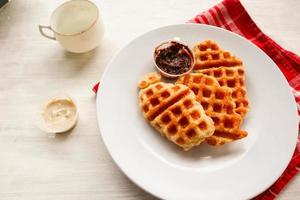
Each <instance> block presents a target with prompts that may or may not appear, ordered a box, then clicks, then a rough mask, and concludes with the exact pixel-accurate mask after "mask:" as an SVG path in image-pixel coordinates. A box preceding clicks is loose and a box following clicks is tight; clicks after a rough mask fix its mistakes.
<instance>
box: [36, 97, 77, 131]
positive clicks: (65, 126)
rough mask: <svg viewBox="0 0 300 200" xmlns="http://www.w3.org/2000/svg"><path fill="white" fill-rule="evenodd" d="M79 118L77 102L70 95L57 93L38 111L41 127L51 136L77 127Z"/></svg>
mask: <svg viewBox="0 0 300 200" xmlns="http://www.w3.org/2000/svg"><path fill="white" fill-rule="evenodd" d="M77 119H78V108H77V105H76V102H75V100H74V99H73V98H71V97H70V96H69V95H57V96H54V97H51V98H50V99H48V101H47V102H46V103H44V105H43V106H42V107H41V108H40V110H39V113H38V121H39V127H40V129H41V130H43V131H44V132H46V133H48V134H49V136H55V134H56V133H64V132H67V131H69V130H71V129H72V128H74V127H75V125H76V123H77Z"/></svg>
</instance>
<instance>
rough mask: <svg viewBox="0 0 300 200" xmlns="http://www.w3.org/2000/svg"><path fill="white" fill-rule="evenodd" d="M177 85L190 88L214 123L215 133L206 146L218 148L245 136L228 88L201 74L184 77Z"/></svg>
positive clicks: (245, 133)
mask: <svg viewBox="0 0 300 200" xmlns="http://www.w3.org/2000/svg"><path fill="white" fill-rule="evenodd" d="M177 83H179V84H184V85H187V86H188V87H189V88H191V90H192V91H193V92H194V94H195V95H196V98H197V101H198V102H200V103H201V105H202V106H203V108H204V110H205V113H206V114H207V115H208V116H209V117H211V118H212V120H213V121H214V126H215V132H214V134H213V136H211V137H209V138H207V139H206V141H207V143H208V144H210V145H213V146H219V145H223V144H225V143H228V142H231V141H234V140H238V139H241V138H243V137H246V136H247V132H246V131H242V130H240V125H241V122H242V117H241V116H240V115H239V114H237V113H236V112H235V103H234V101H233V99H232V90H231V89H230V88H228V87H225V86H220V85H219V83H218V81H217V80H216V79H215V78H213V77H211V76H207V75H204V74H201V73H191V74H188V75H185V76H183V77H181V78H180V79H179V80H178V81H177Z"/></svg>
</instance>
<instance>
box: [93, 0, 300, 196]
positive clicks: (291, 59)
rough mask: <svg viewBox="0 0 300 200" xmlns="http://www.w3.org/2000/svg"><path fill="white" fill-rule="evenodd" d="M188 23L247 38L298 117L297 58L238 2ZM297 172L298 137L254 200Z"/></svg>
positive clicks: (276, 189)
mask: <svg viewBox="0 0 300 200" xmlns="http://www.w3.org/2000/svg"><path fill="white" fill-rule="evenodd" d="M189 22H191V23H201V24H210V25H213V26H218V27H221V28H224V29H227V30H229V31H232V32H235V33H237V34H239V35H241V36H243V37H245V38H247V39H248V40H250V41H251V42H252V43H254V44H255V45H256V46H257V47H259V48H260V49H262V50H263V51H264V52H265V53H266V54H267V55H268V56H269V57H270V58H271V59H272V60H273V61H274V62H275V63H276V64H277V66H278V67H279V69H280V70H281V72H282V73H283V74H284V76H285V77H286V79H287V81H288V82H289V84H290V87H291V90H292V92H293V94H294V96H295V99H296V102H297V104H298V114H299V116H300V57H299V56H297V55H296V54H294V53H293V52H290V51H288V50H286V49H284V48H282V47H281V46H280V45H278V44H277V43H276V42H275V41H273V40H272V39H271V38H270V37H268V36H267V35H266V34H264V33H263V32H262V31H261V30H260V29H259V28H258V26H257V25H256V24H255V23H254V21H253V20H252V19H251V17H250V16H249V14H248V13H247V11H246V10H245V8H244V7H243V5H242V4H241V2H240V1H239V0H224V1H223V2H221V3H220V4H217V5H216V6H214V7H212V8H211V9H209V10H208V11H205V12H202V13H200V14H199V15H197V16H196V17H195V18H193V19H191V20H190V21H189ZM98 86H99V83H98V84H96V85H95V86H94V88H93V90H94V92H97V90H98ZM299 125H300V124H299ZM299 127H300V126H299ZM286 134H289V133H286ZM299 171H300V135H299V137H298V143H297V147H296V149H295V152H294V155H293V158H292V160H291V161H290V163H289V165H288V167H287V168H286V170H285V171H284V173H283V174H282V175H281V177H280V178H279V179H278V180H277V181H276V182H275V183H274V184H273V185H272V186H271V187H270V188H268V189H267V190H266V191H265V192H263V193H261V194H260V195H258V196H257V197H255V198H254V200H271V199H274V198H275V197H276V196H277V195H278V194H279V193H280V192H281V191H282V189H283V188H284V187H285V186H286V185H287V184H288V182H289V181H290V180H291V179H292V178H293V177H294V176H295V175H296V174H297V173H298V172H299Z"/></svg>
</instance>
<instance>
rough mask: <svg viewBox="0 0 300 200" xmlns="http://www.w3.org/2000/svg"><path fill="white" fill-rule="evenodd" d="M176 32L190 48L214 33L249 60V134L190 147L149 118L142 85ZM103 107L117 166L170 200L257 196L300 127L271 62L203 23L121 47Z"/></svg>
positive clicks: (277, 171)
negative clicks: (159, 48) (159, 47)
mask: <svg viewBox="0 0 300 200" xmlns="http://www.w3.org/2000/svg"><path fill="white" fill-rule="evenodd" d="M175 36H176V37H179V38H181V40H182V41H184V42H186V43H187V44H189V45H190V46H193V44H194V43H195V42H197V41H202V40H205V39H213V40H215V41H217V42H218V43H219V44H220V45H221V47H223V48H224V49H226V50H229V51H231V52H232V53H233V54H234V55H236V56H238V57H239V58H242V59H243V61H244V65H245V70H246V86H247V91H248V97H249V99H250V106H251V109H250V112H249V113H248V114H247V117H246V119H245V121H244V124H243V127H242V128H243V129H245V130H247V131H248V133H249V135H248V137H247V138H245V139H242V140H240V141H237V142H233V143H230V144H227V145H224V146H222V147H219V148H216V147H211V146H208V145H206V144H201V145H200V146H199V147H197V148H194V149H193V150H191V151H188V152H184V151H182V150H181V149H180V148H178V147H177V146H175V145H174V144H172V143H171V142H169V141H167V140H166V139H165V138H163V137H161V136H160V135H159V134H158V133H157V132H156V131H155V130H154V129H153V128H151V127H150V125H148V124H147V122H146V121H145V120H144V118H143V116H142V113H141V112H140V109H139V106H138V96H137V94H138V89H137V83H138V81H139V79H140V78H141V77H142V76H143V75H144V74H146V73H147V72H151V71H154V70H155V69H154V66H153V62H152V51H153V48H154V46H155V45H156V44H158V43H159V42H160V41H163V40H167V39H172V38H174V37H175ZM97 112H98V119H99V127H100V130H101V133H102V138H103V141H104V143H105V145H106V147H107V149H108V151H109V152H110V154H111V156H112V158H113V159H114V161H115V162H116V163H117V165H118V166H119V167H120V168H121V170H122V171H123V172H124V173H125V174H126V175H127V176H128V177H129V178H130V179H131V180H132V181H133V182H135V183H136V184H137V185H139V186H140V187H142V188H143V189H145V190H146V191H148V192H150V193H152V194H153V195H155V196H157V197H160V198H164V199H248V198H251V197H254V196H255V195H257V194H259V193H261V192H262V191H264V190H265V189H266V188H268V187H269V186H270V185H271V184H272V183H273V182H274V181H275V180H276V179H277V178H278V177H279V176H280V175H281V173H282V172H283V170H284V169H285V168H286V166H287V164H288V162H289V160H290V159H291V156H292V153H293V151H294V148H295V145H296V138H297V130H298V117H297V111H296V104H295V101H294V98H293V96H292V94H291V92H290V88H289V86H288V83H287V81H286V80H285V78H284V76H283V75H282V74H281V72H280V71H279V69H278V67H277V66H276V65H275V64H274V63H273V62H272V60H271V59H270V58H269V57H268V56H266V54H264V53H263V52H262V51H261V50H260V49H258V48H257V47H255V46H254V45H253V44H251V43H250V42H248V41H247V40H246V39H243V38H242V37H240V36H238V35H236V34H233V33H231V32H228V31H226V30H223V29H220V28H216V27H212V26H207V25H196V24H179V25H171V26H166V27H162V28H158V29H155V30H153V31H150V32H148V33H146V34H143V35H141V36H140V37H138V38H136V39H135V40H133V41H131V42H130V43H129V44H128V45H126V46H125V47H124V48H123V49H122V50H120V52H119V53H118V54H117V55H116V56H115V57H114V59H113V60H112V61H111V63H110V64H109V65H108V67H107V69H106V71H105V73H104V75H103V77H102V80H101V88H100V90H99V92H98V98H97Z"/></svg>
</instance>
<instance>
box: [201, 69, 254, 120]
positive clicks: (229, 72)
mask: <svg viewBox="0 0 300 200" xmlns="http://www.w3.org/2000/svg"><path fill="white" fill-rule="evenodd" d="M198 72H201V73H203V74H206V75H209V76H213V77H214V78H216V79H217V81H218V82H219V84H220V85H221V86H227V87H229V88H231V89H232V98H233V100H234V103H235V106H236V107H235V112H236V113H238V114H239V115H241V116H242V117H244V116H245V114H246V113H247V112H248V110H249V100H248V98H247V96H246V88H245V75H244V74H245V71H244V67H243V66H237V67H219V68H209V69H202V70H199V71H198Z"/></svg>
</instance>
